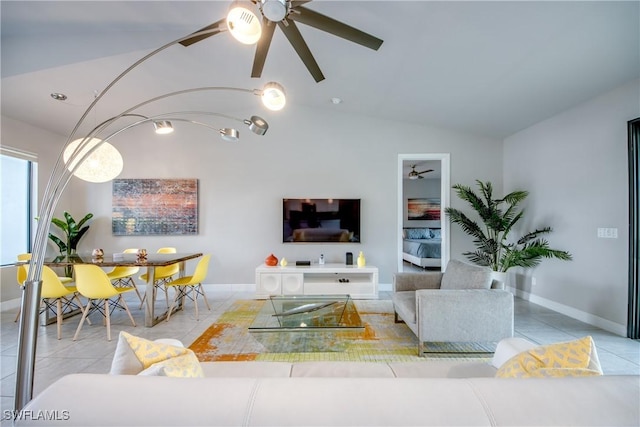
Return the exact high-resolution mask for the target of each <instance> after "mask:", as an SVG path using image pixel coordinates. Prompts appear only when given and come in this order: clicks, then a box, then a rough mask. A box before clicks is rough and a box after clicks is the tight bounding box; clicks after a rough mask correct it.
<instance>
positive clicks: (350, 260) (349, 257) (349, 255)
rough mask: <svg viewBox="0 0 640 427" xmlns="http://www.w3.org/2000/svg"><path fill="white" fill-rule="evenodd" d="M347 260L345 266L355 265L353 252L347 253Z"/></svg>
mask: <svg viewBox="0 0 640 427" xmlns="http://www.w3.org/2000/svg"><path fill="white" fill-rule="evenodd" d="M346 258H347V259H346V260H345V264H347V265H353V253H351V252H347V256H346Z"/></svg>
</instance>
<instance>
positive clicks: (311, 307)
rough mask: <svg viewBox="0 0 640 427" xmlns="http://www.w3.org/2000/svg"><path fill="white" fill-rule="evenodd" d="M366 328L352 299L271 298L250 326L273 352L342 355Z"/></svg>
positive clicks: (328, 297) (314, 296) (331, 296)
mask: <svg viewBox="0 0 640 427" xmlns="http://www.w3.org/2000/svg"><path fill="white" fill-rule="evenodd" d="M363 331H364V324H363V323H362V320H361V319H360V315H359V314H358V311H357V310H356V306H355V304H354V303H353V300H352V299H351V297H350V296H349V295H304V296H303V295H299V296H293V295H291V296H280V295H278V296H271V297H270V298H269V299H268V300H266V301H265V303H264V305H263V307H262V309H261V310H260V312H259V313H258V315H257V316H256V318H255V320H254V321H253V323H252V324H251V325H250V326H249V332H250V333H251V335H252V336H253V337H254V338H255V339H256V340H257V341H259V342H260V343H262V344H263V345H264V346H265V348H266V349H267V350H268V351H269V352H282V353H291V352H319V351H342V349H343V343H344V340H347V339H356V338H358V337H359V336H361V334H362V333H363Z"/></svg>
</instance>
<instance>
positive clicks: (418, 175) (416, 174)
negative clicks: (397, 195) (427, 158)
mask: <svg viewBox="0 0 640 427" xmlns="http://www.w3.org/2000/svg"><path fill="white" fill-rule="evenodd" d="M416 166H417V165H411V172H409V179H423V178H424V176H422V174H423V173H427V172H433V169H427V170H424V171H422V172H418V171H417V170H416Z"/></svg>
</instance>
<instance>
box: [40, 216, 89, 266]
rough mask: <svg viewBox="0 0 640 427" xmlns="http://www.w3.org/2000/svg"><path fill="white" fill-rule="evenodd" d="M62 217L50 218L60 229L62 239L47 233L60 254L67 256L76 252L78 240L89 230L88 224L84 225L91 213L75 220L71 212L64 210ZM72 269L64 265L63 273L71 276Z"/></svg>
mask: <svg viewBox="0 0 640 427" xmlns="http://www.w3.org/2000/svg"><path fill="white" fill-rule="evenodd" d="M64 218H65V220H64V221H63V220H61V219H59V218H53V219H52V220H51V223H52V224H54V225H55V226H57V227H58V228H59V229H60V230H62V232H63V234H64V240H63V239H61V238H60V237H58V236H57V235H55V234H53V233H49V238H50V239H51V240H52V241H53V242H54V243H55V244H56V245H57V246H58V249H60V255H61V256H62V255H65V254H66V256H67V257H70V256H72V255H74V254H75V253H76V250H77V249H78V242H79V241H80V239H81V238H82V236H84V235H85V233H86V232H87V231H88V230H89V226H88V225H85V223H86V222H87V221H89V220H90V219H91V218H93V214H92V213H88V214H86V215H85V216H84V218H82V219H81V220H80V221H78V222H76V220H75V219H73V217H72V216H71V214H70V213H69V212H66V211H65V212H64ZM72 271H73V270H72V267H71V266H69V267H65V275H66V276H67V277H71V275H72Z"/></svg>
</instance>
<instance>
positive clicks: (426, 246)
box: [402, 227, 442, 268]
mask: <svg viewBox="0 0 640 427" xmlns="http://www.w3.org/2000/svg"><path fill="white" fill-rule="evenodd" d="M441 247H442V238H441V235H440V229H439V228H426V227H421V228H404V229H403V230H402V259H403V260H405V261H407V262H410V263H411V264H414V265H417V266H418V267H422V268H427V267H440V265H441V263H440V257H441V255H440V250H441Z"/></svg>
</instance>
